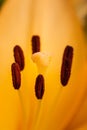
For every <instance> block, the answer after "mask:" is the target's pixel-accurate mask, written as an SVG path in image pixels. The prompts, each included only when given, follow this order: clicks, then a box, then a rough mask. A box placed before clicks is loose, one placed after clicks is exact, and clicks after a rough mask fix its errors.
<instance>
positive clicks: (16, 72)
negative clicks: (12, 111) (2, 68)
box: [11, 63, 21, 89]
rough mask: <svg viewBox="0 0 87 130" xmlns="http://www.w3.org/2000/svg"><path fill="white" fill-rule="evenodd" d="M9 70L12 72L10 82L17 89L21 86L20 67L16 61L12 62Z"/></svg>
mask: <svg viewBox="0 0 87 130" xmlns="http://www.w3.org/2000/svg"><path fill="white" fill-rule="evenodd" d="M11 72H12V82H13V86H14V88H15V89H19V88H20V86H21V74H20V68H19V65H18V64H17V63H13V64H12V65H11Z"/></svg>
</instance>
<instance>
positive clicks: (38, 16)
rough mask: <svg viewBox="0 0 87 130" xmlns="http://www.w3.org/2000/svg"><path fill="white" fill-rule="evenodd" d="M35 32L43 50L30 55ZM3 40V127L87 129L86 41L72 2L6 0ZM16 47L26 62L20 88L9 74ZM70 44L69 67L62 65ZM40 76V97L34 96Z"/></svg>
mask: <svg viewBox="0 0 87 130" xmlns="http://www.w3.org/2000/svg"><path fill="white" fill-rule="evenodd" d="M34 35H35V36H36V35H37V36H39V37H40V40H41V51H40V52H37V53H35V54H32V44H31V39H32V36H34ZM0 44H1V45H0V61H1V62H0V97H1V98H0V112H1V113H0V130H48V129H50V130H87V103H86V102H87V96H86V93H87V79H86V77H87V66H86V65H87V54H86V49H87V45H86V43H85V40H84V36H83V32H82V31H81V27H80V24H79V22H78V19H77V17H76V15H75V10H74V8H73V5H72V1H69V0H42V1H41V0H37V1H36V0H7V1H6V3H5V4H4V6H3V8H2V10H1V12H0ZM16 45H18V46H20V47H21V49H22V50H23V54H24V61H25V66H24V70H23V71H21V72H20V73H21V86H20V89H19V90H15V89H14V87H13V82H12V72H11V65H12V63H14V62H15V60H14V52H13V50H14V47H15V46H16ZM67 47H68V48H69V50H67V51H66V52H67V55H68V56H70V58H69V60H68V64H71V63H72V64H71V66H69V68H67V67H66V66H67V65H65V66H63V64H64V63H66V61H67V60H65V59H64V51H65V50H66V48H67ZM70 49H71V51H72V53H71V51H70ZM64 60H65V61H64ZM64 67H65V68H64ZM62 68H63V69H62ZM61 69H62V70H61ZM67 69H68V70H67ZM62 71H63V74H62ZM67 73H68V76H67ZM39 74H41V75H43V77H44V87H45V91H44V95H43V98H42V99H41V100H39V99H37V97H36V95H35V83H36V78H37V76H38V75H39ZM61 77H63V78H64V81H63V79H62V78H61ZM65 82H66V83H65Z"/></svg>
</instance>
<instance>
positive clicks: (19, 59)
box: [14, 45, 25, 70]
mask: <svg viewBox="0 0 87 130" xmlns="http://www.w3.org/2000/svg"><path fill="white" fill-rule="evenodd" d="M14 58H15V62H16V63H18V64H19V67H20V70H23V69H24V65H25V63H24V54H23V50H22V49H21V47H20V46H18V45H16V46H15V47H14Z"/></svg>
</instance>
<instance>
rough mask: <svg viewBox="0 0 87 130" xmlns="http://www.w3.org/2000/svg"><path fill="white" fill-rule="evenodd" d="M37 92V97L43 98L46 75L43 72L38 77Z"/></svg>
mask: <svg viewBox="0 0 87 130" xmlns="http://www.w3.org/2000/svg"><path fill="white" fill-rule="evenodd" d="M35 94H36V97H37V99H42V97H43V94H44V77H43V75H41V74H39V75H38V76H37V78H36V83H35Z"/></svg>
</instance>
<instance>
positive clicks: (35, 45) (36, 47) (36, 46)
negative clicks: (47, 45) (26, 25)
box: [32, 35, 40, 54]
mask: <svg viewBox="0 0 87 130" xmlns="http://www.w3.org/2000/svg"><path fill="white" fill-rule="evenodd" d="M36 52H40V37H39V36H37V35H36V36H35V35H34V36H33V37H32V54H33V53H36Z"/></svg>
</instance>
